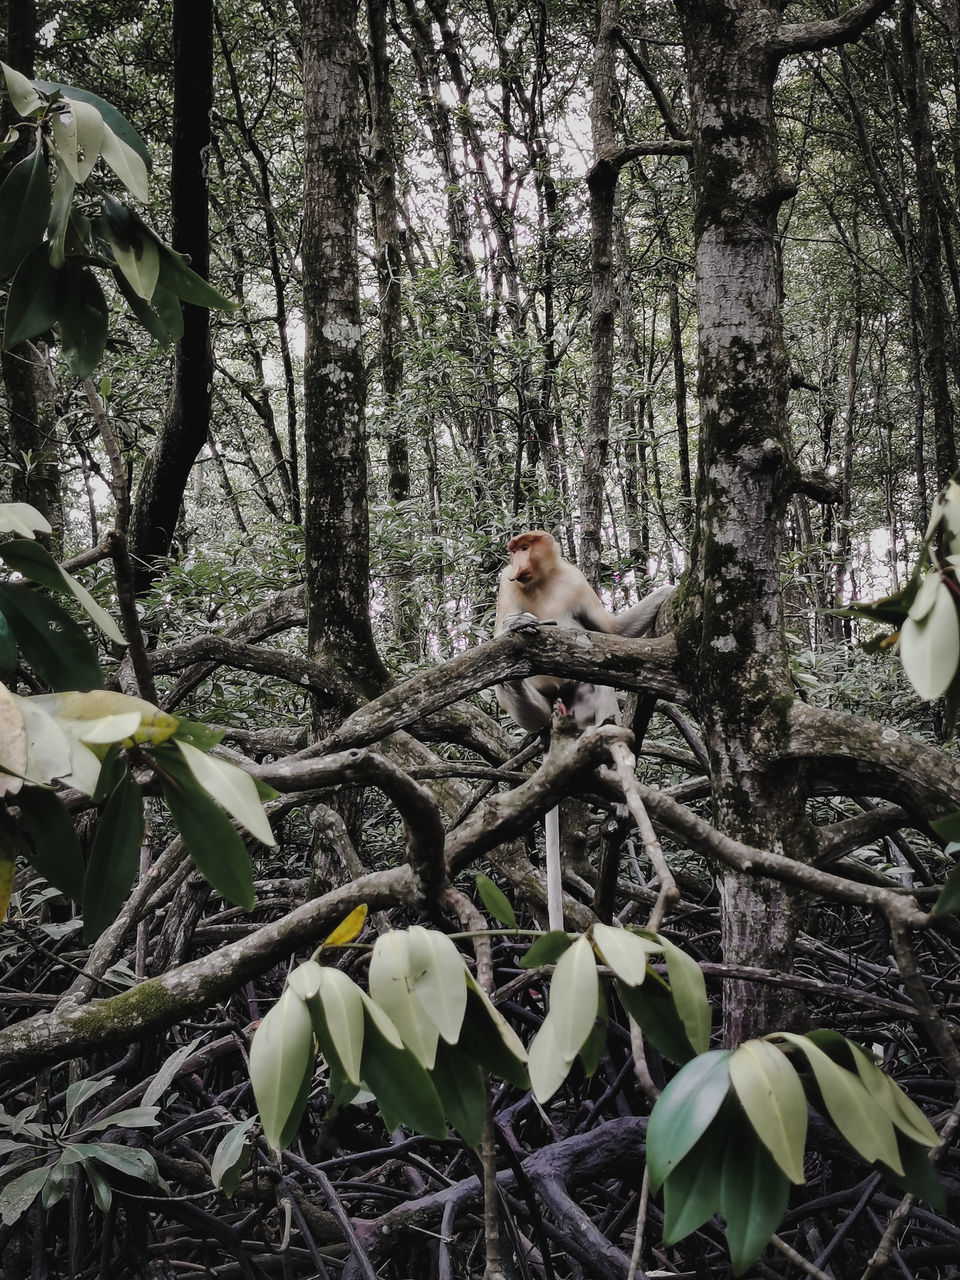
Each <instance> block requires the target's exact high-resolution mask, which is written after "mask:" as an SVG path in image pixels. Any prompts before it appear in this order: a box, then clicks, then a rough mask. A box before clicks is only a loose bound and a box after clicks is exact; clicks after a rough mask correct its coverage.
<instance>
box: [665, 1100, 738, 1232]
mask: <svg viewBox="0 0 960 1280" xmlns="http://www.w3.org/2000/svg"><path fill="white" fill-rule="evenodd" d="M726 1146H727V1128H726V1126H725V1125H723V1124H721V1123H719V1122H718V1123H717V1124H715V1125H712V1126H711V1127H710V1128H709V1129H708V1130H707V1131H706V1133H705V1134H704V1135H703V1137H702V1138H701V1139H700V1141H699V1142H698V1143H697V1144H696V1146H695V1147H694V1148H693V1150H692V1151H688V1152H687V1154H686V1155H685V1156H684V1158H683V1159H682V1160H681V1161H680V1163H679V1164H678V1165H677V1166H676V1167H675V1168H674V1169H671V1171H670V1176H669V1177H668V1178H667V1180H666V1181H665V1182H664V1184H663V1243H664V1244H676V1242H677V1241H678V1240H682V1239H683V1237H684V1236H688V1235H689V1234H690V1233H691V1231H696V1230H697V1228H698V1227H702V1226H703V1224H704V1223H705V1222H706V1221H708V1219H710V1218H712V1217H713V1215H714V1214H715V1213H716V1212H717V1210H718V1209H719V1208H720V1196H721V1180H722V1174H723V1158H724V1154H725V1152H726Z"/></svg>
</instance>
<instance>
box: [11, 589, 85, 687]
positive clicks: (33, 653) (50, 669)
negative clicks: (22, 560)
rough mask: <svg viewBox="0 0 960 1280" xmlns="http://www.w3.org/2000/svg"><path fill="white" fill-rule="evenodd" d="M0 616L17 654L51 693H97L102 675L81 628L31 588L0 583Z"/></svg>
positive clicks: (54, 604)
mask: <svg viewBox="0 0 960 1280" xmlns="http://www.w3.org/2000/svg"><path fill="white" fill-rule="evenodd" d="M0 612H2V613H3V615H4V617H5V618H6V619H7V622H8V623H9V624H10V629H11V630H12V631H13V634H14V635H15V636H16V639H17V644H18V645H19V646H20V652H21V653H22V654H23V656H24V658H25V660H26V661H27V662H28V663H29V664H30V665H31V666H32V667H33V669H34V671H35V672H36V673H37V675H38V676H39V677H40V679H41V680H43V681H45V683H46V684H48V685H49V686H50V687H51V688H53V689H99V688H101V687H102V686H103V672H102V671H101V669H100V662H99V659H98V658H97V651H96V649H95V648H94V647H93V645H92V644H91V643H90V641H89V639H88V638H87V635H86V633H85V632H84V630H83V628H82V627H81V626H79V625H78V624H77V623H76V622H74V620H73V618H71V617H70V615H69V614H68V613H65V612H64V610H63V608H62V607H61V606H60V605H59V604H58V603H57V602H56V601H55V600H49V599H47V598H46V596H43V595H41V594H40V593H39V592H38V591H36V590H34V589H33V588H32V587H26V586H21V585H19V584H11V583H7V582H0Z"/></svg>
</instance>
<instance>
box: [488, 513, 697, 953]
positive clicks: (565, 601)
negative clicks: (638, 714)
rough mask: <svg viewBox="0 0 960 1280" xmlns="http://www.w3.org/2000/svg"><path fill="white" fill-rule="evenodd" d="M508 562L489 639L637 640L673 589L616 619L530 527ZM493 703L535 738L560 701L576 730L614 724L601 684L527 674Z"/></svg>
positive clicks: (550, 845)
mask: <svg viewBox="0 0 960 1280" xmlns="http://www.w3.org/2000/svg"><path fill="white" fill-rule="evenodd" d="M507 551H508V552H509V554H510V562H509V564H507V565H506V566H505V567H504V569H503V572H502V573H501V574H500V589H499V591H498V593H497V619H496V634H497V635H500V634H502V633H503V632H504V631H516V630H522V629H523V628H524V627H532V626H536V625H538V624H539V623H541V622H555V623H557V624H558V625H559V626H562V627H580V628H582V629H583V630H584V631H603V632H607V633H613V634H616V635H622V636H634V637H636V636H642V635H646V634H647V632H649V631H650V629H651V628H652V627H653V624H654V622H655V620H656V616H657V614H658V612H659V611H660V608H661V606H662V605H663V604H664V602H665V601H666V599H667V597H668V596H670V595H671V594H672V593H673V588H672V587H661V588H659V589H658V590H657V591H652V592H651V593H650V594H649V595H648V596H646V597H644V599H643V600H641V601H640V603H639V604H636V605H634V606H633V607H632V608H631V609H626V610H624V612H623V613H619V614H613V613H609V612H608V611H607V609H605V608H604V606H603V603H602V601H601V600H600V597H599V596H598V595H597V593H596V592H595V591H594V589H593V588H592V587H591V586H590V584H589V582H587V580H586V578H585V577H584V576H583V574H582V573H581V572H580V570H579V569H578V568H577V567H576V565H572V564H571V563H570V562H569V561H568V560H564V558H563V556H562V555H561V554H560V548H559V547H558V546H557V544H556V542H555V541H554V539H553V538H552V537H551V536H550V534H549V533H546V532H545V531H544V530H543V529H533V530H531V531H530V532H529V533H521V534H518V535H517V536H516V537H515V538H511V539H510V542H509V543H508V544H507ZM496 695H497V701H498V702H499V703H500V705H501V707H503V709H504V711H506V712H507V714H508V715H509V716H510V717H511V718H512V719H513V720H515V721H516V723H517V724H518V725H519V726H520V728H521V729H527V730H529V731H533V732H536V731H538V730H544V729H547V728H549V726H550V720H551V717H552V714H553V707H554V704H555V703H556V702H557V700H558V699H559V700H560V702H561V703H562V705H563V707H564V709H565V710H566V711H567V712H568V713H570V714H572V715H574V716H575V717H576V720H577V724H578V725H579V726H580V728H581V729H582V728H586V726H587V725H590V724H603V723H605V722H606V721H608V720H617V719H618V718H619V704H618V702H617V696H616V694H615V693H614V691H613V690H612V689H610V688H608V687H607V686H605V685H596V684H590V683H586V682H583V681H576V680H564V679H562V678H559V677H557V676H530V677H529V678H528V679H526V680H511V681H509V682H508V683H506V684H501V685H498V686H497V688H496ZM545 831H546V846H547V848H546V853H547V858H546V870H547V917H548V923H549V927H550V928H551V929H562V928H563V887H562V879H561V868H560V821H559V811H558V810H557V809H551V810H550V812H549V813H548V814H547V815H546V819H545Z"/></svg>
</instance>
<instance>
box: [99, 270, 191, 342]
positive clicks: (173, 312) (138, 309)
mask: <svg viewBox="0 0 960 1280" xmlns="http://www.w3.org/2000/svg"><path fill="white" fill-rule="evenodd" d="M113 278H114V280H115V282H116V285H117V288H118V289H119V290H120V292H121V294H123V297H124V298H125V299H126V302H127V305H128V306H129V308H130V310H131V311H132V312H133V314H134V315H135V316H136V318H137V320H139V322H140V324H141V325H143V327H144V329H146V331H147V333H149V334H150V337H151V338H153V339H154V340H155V341H156V342H159V343H160V345H161V347H169V346H170V344H171V343H172V342H176V341H177V339H178V338H180V337H182V336H183V313H182V312H181V310H180V303H179V301H178V300H177V299H176V298H175V297H173V295H172V294H164V292H163V291H162V290H159V289H154V292H153V296H152V298H151V300H150V302H144V300H143V298H141V297H140V296H139V294H137V293H136V292H135V291H134V290H133V289H132V288H131V287H130V282H129V281H128V280H127V278H126V276H125V275H124V274H123V272H122V271H121V270H120V268H119V267H114V268H113Z"/></svg>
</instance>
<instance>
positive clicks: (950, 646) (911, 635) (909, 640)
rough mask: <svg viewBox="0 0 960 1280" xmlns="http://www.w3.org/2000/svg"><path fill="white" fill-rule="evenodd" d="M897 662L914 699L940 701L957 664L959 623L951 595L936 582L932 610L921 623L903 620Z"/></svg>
mask: <svg viewBox="0 0 960 1280" xmlns="http://www.w3.org/2000/svg"><path fill="white" fill-rule="evenodd" d="M900 661H901V662H902V663H903V669H904V671H905V672H906V674H907V678H908V679H909V681H910V683H911V684H912V685H913V687H914V689H915V690H916V694H917V697H918V698H922V699H923V700H924V701H925V702H929V701H932V700H933V699H934V698H939V697H941V696H942V695H943V694H944V693H946V691H947V689H948V688H949V687H950V684H951V683H952V681H953V677H954V675H955V674H956V671H957V664H958V663H960V623H958V619H957V609H956V605H955V603H954V598H953V593H952V592H951V590H950V588H949V587H948V586H947V584H946V583H945V582H943V581H942V580H941V579H940V578H937V593H936V600H935V601H934V604H933V608H932V609H931V610H930V612H929V613H928V614H927V616H926V618H924V620H923V622H915V621H914V620H913V618H907V619H906V621H905V622H904V624H903V629H902V630H901V632H900Z"/></svg>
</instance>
